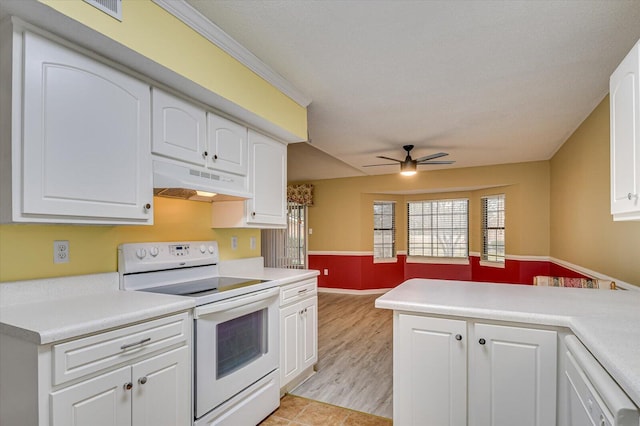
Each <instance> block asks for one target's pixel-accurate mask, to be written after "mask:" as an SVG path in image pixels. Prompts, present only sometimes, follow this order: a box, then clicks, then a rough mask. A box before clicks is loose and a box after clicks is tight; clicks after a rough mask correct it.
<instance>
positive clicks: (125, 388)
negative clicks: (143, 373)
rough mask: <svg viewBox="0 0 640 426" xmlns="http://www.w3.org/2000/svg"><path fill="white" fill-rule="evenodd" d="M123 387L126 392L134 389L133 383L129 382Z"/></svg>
mask: <svg viewBox="0 0 640 426" xmlns="http://www.w3.org/2000/svg"><path fill="white" fill-rule="evenodd" d="M122 387H123V388H124V390H131V388H133V383H131V382H127V383H125V384H124V385H123V386H122Z"/></svg>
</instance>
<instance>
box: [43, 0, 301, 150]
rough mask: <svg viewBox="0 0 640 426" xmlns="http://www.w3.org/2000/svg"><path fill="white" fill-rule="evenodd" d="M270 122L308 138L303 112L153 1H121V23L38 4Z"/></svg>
mask: <svg viewBox="0 0 640 426" xmlns="http://www.w3.org/2000/svg"><path fill="white" fill-rule="evenodd" d="M39 1H40V2H41V3H44V4H46V5H48V6H50V7H51V8H53V9H55V10H57V11H58V12H61V13H63V14H64V15H66V16H69V17H70V18H72V19H74V20H76V21H78V22H80V23H82V24H84V25H86V26H88V27H90V28H92V29H94V30H96V31H98V32H99V33H102V34H104V35H106V36H107V37H109V38H111V39H113V40H115V41H117V42H119V43H120V44H122V45H124V46H127V47H129V48H131V49H133V50H134V51H136V52H138V53H140V54H142V55H144V56H146V57H147V58H149V59H152V60H154V61H155V62H157V63H159V64H161V65H164V66H165V67H167V68H169V69H171V70H173V71H175V72H177V73H178V74H180V75H182V76H184V77H186V78H188V79H190V80H192V81H194V82H196V83H198V84H200V85H201V86H203V87H206V88H207V89H209V90H211V91H213V92H215V93H217V94H219V95H220V96H222V97H224V98H226V99H228V100H230V101H232V102H234V103H236V104H238V105H240V106H242V107H244V108H246V109H247V110H249V111H252V112H254V113H255V114H257V115H259V116H261V117H263V118H265V119H267V120H269V121H270V122H272V123H275V124H277V125H278V126H280V127H282V128H284V129H286V130H288V131H290V132H291V133H293V134H295V135H296V136H299V137H300V139H301V140H305V139H306V138H307V111H306V108H304V107H301V106H300V105H298V104H297V103H295V102H294V101H293V100H291V99H290V98H289V97H287V96H286V95H284V94H283V93H281V92H280V91H279V90H278V89H276V88H275V87H273V86H272V85H271V84H269V83H267V82H266V81H265V80H263V79H262V78H261V77H259V76H258V75H257V74H255V73H254V72H253V71H251V70H249V69H248V68H246V67H245V66H244V65H242V64H241V63H239V62H238V61H236V60H235V59H234V58H232V57H231V56H229V55H228V54H227V53H225V52H224V51H222V50H221V49H220V48H218V47H217V46H215V45H214V44H212V43H210V42H209V41H208V40H206V39H205V38H203V37H202V36H200V35H199V34H198V33H196V32H195V31H194V30H192V29H191V28H189V27H188V26H186V25H185V24H184V23H182V22H181V21H180V20H178V19H177V18H175V17H174V16H173V15H171V14H169V13H168V12H166V11H165V10H164V9H162V8H161V7H160V6H158V5H156V4H155V3H153V2H152V1H151V0H124V1H123V2H122V15H123V21H122V22H120V21H117V20H115V19H113V18H111V17H110V16H108V15H106V14H105V13H103V12H101V11H99V10H98V9H96V8H95V7H93V6H91V5H89V4H87V3H85V2H83V1H79V0H77V1H75V0H74V1H66V0H65V1H62V0H39Z"/></svg>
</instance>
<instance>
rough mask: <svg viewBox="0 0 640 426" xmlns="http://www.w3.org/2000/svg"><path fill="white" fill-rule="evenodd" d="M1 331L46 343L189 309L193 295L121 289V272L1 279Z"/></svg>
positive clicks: (193, 304) (34, 341)
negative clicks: (7, 281) (3, 280)
mask: <svg viewBox="0 0 640 426" xmlns="http://www.w3.org/2000/svg"><path fill="white" fill-rule="evenodd" d="M0 300H1V301H2V303H1V304H0V333H3V334H9V335H12V336H15V337H18V338H21V339H23V340H27V341H30V342H33V343H36V344H48V343H53V342H58V341H61V340H66V339H71V338H75V337H78V336H82V335H85V334H92V333H96V332H100V331H104V330H107V329H110V328H114V327H121V326H125V325H127V324H131V323H135V322H140V321H145V320H148V319H151V318H155V317H159V316H163V315H168V314H171V313H175V312H181V311H185V310H188V309H191V308H193V307H194V306H195V303H194V301H193V300H192V299H190V298H185V297H180V296H170V295H164V294H154V293H143V292H136V291H120V290H119V289H118V274H117V273H108V274H95V275H84V276H76V277H65V278H53V279H46V280H33V281H24V282H14V283H2V284H0Z"/></svg>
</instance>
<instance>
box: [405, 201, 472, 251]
mask: <svg viewBox="0 0 640 426" xmlns="http://www.w3.org/2000/svg"><path fill="white" fill-rule="evenodd" d="M407 212H408V224H409V226H408V232H409V235H408V241H409V244H408V254H409V256H428V257H451V258H467V257H469V201H468V200H466V199H460V200H431V201H410V202H409V203H408V208H407Z"/></svg>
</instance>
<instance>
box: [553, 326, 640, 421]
mask: <svg viewBox="0 0 640 426" xmlns="http://www.w3.org/2000/svg"><path fill="white" fill-rule="evenodd" d="M565 343H566V345H567V353H566V367H565V374H564V375H565V378H566V380H567V381H568V386H567V392H568V395H567V399H566V401H567V403H568V407H567V415H568V419H567V424H569V425H570V426H587V425H594V426H638V424H639V423H638V408H637V407H636V406H635V405H634V404H633V402H632V401H631V400H630V399H629V397H628V396H627V395H626V394H625V393H624V392H623V391H622V389H620V387H619V386H618V384H617V383H616V382H615V381H614V380H613V378H611V376H609V374H608V373H607V372H606V370H605V369H604V368H602V366H601V365H600V364H599V363H598V361H597V360H596V359H595V358H594V357H593V355H591V353H590V352H589V351H588V350H587V348H585V347H584V345H582V343H580V341H579V340H578V339H577V338H576V337H575V336H567V337H565Z"/></svg>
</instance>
